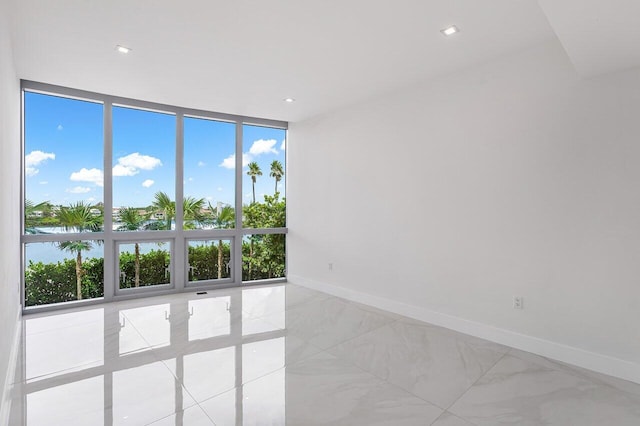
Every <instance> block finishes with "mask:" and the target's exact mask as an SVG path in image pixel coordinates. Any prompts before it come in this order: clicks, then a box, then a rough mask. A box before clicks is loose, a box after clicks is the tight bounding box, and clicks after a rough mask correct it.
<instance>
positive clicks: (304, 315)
mask: <svg viewBox="0 0 640 426" xmlns="http://www.w3.org/2000/svg"><path fill="white" fill-rule="evenodd" d="M265 319H266V320H268V321H273V322H274V323H275V324H278V323H279V324H281V325H284V327H285V328H286V330H287V331H288V333H289V334H290V335H294V336H297V337H300V338H301V339H304V340H307V341H308V342H310V343H312V344H313V345H316V346H319V347H320V348H322V349H327V348H330V347H332V346H334V345H337V344H339V343H342V342H344V341H346V340H349V339H352V338H354V337H356V336H359V335H361V334H364V333H367V332H369V331H371V330H374V329H376V328H378V327H382V326H383V325H385V324H389V323H391V322H393V319H391V318H390V317H388V316H385V315H381V314H378V313H375V312H371V311H368V310H364V309H361V308H359V307H357V306H356V305H354V304H352V303H350V302H348V301H345V300H342V299H338V298H331V299H325V300H321V301H317V302H311V303H307V304H304V305H301V306H297V307H295V308H291V309H289V310H287V311H286V314H275V315H273V316H267V317H265ZM278 321H279V322H278Z"/></svg>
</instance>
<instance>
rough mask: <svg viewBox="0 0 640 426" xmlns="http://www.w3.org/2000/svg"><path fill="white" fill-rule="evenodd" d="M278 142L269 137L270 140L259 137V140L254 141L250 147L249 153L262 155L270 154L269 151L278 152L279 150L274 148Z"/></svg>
mask: <svg viewBox="0 0 640 426" xmlns="http://www.w3.org/2000/svg"><path fill="white" fill-rule="evenodd" d="M276 143H277V142H276V140H275V139H269V140H265V139H258V140H257V141H255V142H253V144H252V145H251V148H249V154H251V155H260V154H268V153H272V154H277V153H278V151H277V150H276V149H275V148H274V146H275V145H276Z"/></svg>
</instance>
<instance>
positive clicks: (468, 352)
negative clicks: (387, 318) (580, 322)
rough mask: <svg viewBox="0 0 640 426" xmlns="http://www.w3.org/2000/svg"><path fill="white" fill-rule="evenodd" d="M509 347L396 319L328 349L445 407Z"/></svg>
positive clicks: (439, 328)
mask: <svg viewBox="0 0 640 426" xmlns="http://www.w3.org/2000/svg"><path fill="white" fill-rule="evenodd" d="M507 350H508V349H507V348H506V347H504V346H501V345H497V344H494V343H491V342H488V341H485V340H482V339H477V338H474V337H471V336H467V335H463V334H460V333H456V332H453V331H450V330H446V329H443V328H441V327H434V326H430V325H426V324H423V323H419V322H403V321H396V322H393V323H391V324H388V325H385V326H384V327H381V328H378V329H376V330H373V331H372V332H370V333H367V334H364V335H362V336H359V337H357V338H354V339H351V340H348V341H346V342H344V343H342V344H340V345H337V346H335V347H333V348H331V349H329V352H330V353H332V354H334V355H337V356H339V357H341V358H344V359H346V360H349V361H350V362H352V363H354V364H355V365H357V366H358V367H360V368H362V369H364V370H366V371H369V372H371V373H373V374H375V375H376V376H378V377H381V378H383V379H385V380H388V381H389V382H390V383H393V384H395V385H397V386H399V387H401V388H402V389H405V390H407V391H409V392H411V393H413V394H414V395H416V396H419V397H420V398H423V399H425V400H427V401H429V402H431V403H433V404H436V405H437V406H439V407H442V408H446V407H448V406H449V405H451V404H452V403H453V402H454V401H455V400H456V399H457V398H459V397H460V396H461V395H462V394H463V393H464V392H465V391H466V390H467V389H469V387H470V386H471V385H472V384H473V383H474V382H475V381H476V380H478V379H479V378H480V377H481V376H482V375H483V374H484V373H485V372H487V371H488V370H489V369H490V368H491V367H492V366H493V365H494V364H495V363H496V362H497V361H498V360H499V359H500V358H501V357H502V356H503V355H504V354H505V353H506V351H507Z"/></svg>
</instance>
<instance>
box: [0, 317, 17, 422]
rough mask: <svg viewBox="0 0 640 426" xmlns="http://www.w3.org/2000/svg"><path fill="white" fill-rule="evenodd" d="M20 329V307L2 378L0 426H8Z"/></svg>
mask: <svg viewBox="0 0 640 426" xmlns="http://www.w3.org/2000/svg"><path fill="white" fill-rule="evenodd" d="M21 328H22V306H20V307H19V308H18V312H17V315H16V322H15V326H14V331H13V339H11V353H10V354H9V363H8V365H7V374H6V376H5V378H4V388H3V389H2V394H1V395H0V396H1V397H2V400H0V425H8V424H9V416H10V414H11V389H12V387H13V381H14V378H15V372H16V365H17V362H18V353H19V352H20V351H19V349H20V335H21V332H20V330H21Z"/></svg>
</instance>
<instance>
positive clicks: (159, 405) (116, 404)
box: [112, 362, 195, 425]
mask: <svg viewBox="0 0 640 426" xmlns="http://www.w3.org/2000/svg"><path fill="white" fill-rule="evenodd" d="M182 390H183V389H182V387H181V385H180V383H179V382H177V381H176V379H175V377H174V376H173V375H172V374H171V373H170V372H169V371H168V370H167V368H166V366H165V365H164V364H163V363H161V362H156V363H153V364H146V365H142V366H139V367H137V368H130V369H126V370H121V371H116V372H115V373H113V393H112V395H113V421H114V423H116V424H136V425H140V424H147V423H150V422H152V421H154V420H157V419H160V418H163V417H165V416H168V415H170V414H172V413H174V412H175V410H176V409H178V410H182V409H184V408H187V407H191V406H193V405H195V401H194V400H193V398H191V396H189V394H188V393H187V392H183V391H182ZM177 392H179V394H180V396H181V400H182V407H176V406H175V404H176V394H177Z"/></svg>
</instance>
